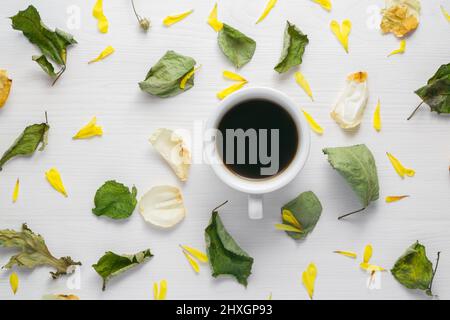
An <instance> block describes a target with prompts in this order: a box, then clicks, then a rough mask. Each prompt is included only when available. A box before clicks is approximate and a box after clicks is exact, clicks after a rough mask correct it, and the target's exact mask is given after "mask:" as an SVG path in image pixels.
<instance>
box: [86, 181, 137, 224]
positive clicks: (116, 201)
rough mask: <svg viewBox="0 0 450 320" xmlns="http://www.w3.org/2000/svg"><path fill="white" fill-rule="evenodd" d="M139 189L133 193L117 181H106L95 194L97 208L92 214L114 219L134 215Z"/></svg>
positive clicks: (134, 188) (133, 189)
mask: <svg viewBox="0 0 450 320" xmlns="http://www.w3.org/2000/svg"><path fill="white" fill-rule="evenodd" d="M136 195H137V189H136V187H133V188H132V190H131V192H130V190H129V189H128V187H126V186H125V185H123V184H121V183H118V182H116V181H113V180H110V181H106V182H105V183H104V184H103V185H102V186H101V187H100V188H99V189H98V190H97V192H96V193H95V198H94V203H95V208H93V209H92V213H94V214H95V215H97V216H107V217H110V218H112V219H126V218H128V217H130V216H131V215H132V214H133V211H134V208H135V207H136V204H137V199H136Z"/></svg>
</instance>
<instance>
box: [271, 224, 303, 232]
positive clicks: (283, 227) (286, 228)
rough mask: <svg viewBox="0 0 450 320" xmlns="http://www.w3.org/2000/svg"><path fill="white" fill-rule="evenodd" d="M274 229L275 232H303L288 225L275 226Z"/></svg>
mask: <svg viewBox="0 0 450 320" xmlns="http://www.w3.org/2000/svg"><path fill="white" fill-rule="evenodd" d="M275 228H276V229H277V230H281V231H288V232H296V233H303V231H302V230H300V229H299V228H296V227H294V226H291V225H288V224H276V225H275Z"/></svg>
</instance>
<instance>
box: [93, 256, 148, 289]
mask: <svg viewBox="0 0 450 320" xmlns="http://www.w3.org/2000/svg"><path fill="white" fill-rule="evenodd" d="M151 257H153V255H152V253H151V252H150V249H147V250H144V251H140V252H138V253H136V254H133V255H127V254H121V255H120V254H116V253H114V252H111V251H108V252H106V253H105V254H104V255H103V256H102V257H101V258H100V259H99V260H98V262H97V263H96V264H94V265H92V267H93V268H94V270H95V271H96V272H97V273H98V274H99V275H100V277H102V279H103V287H102V290H103V291H105V289H106V284H107V283H108V281H109V280H110V279H111V278H113V277H115V276H117V275H120V274H121V273H123V272H125V271H127V270H130V269H132V268H134V267H137V266H138V265H139V264H141V263H144V262H146V261H147V260H149V259H150V258H151Z"/></svg>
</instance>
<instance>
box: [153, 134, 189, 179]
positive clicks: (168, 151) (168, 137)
mask: <svg viewBox="0 0 450 320" xmlns="http://www.w3.org/2000/svg"><path fill="white" fill-rule="evenodd" d="M150 143H151V144H152V145H153V147H154V148H155V149H156V150H157V151H158V152H159V154H160V155H161V156H162V157H163V158H164V160H166V161H167V163H168V164H169V165H170V167H171V168H172V169H173V171H174V172H175V174H176V175H177V177H178V178H180V180H181V181H186V180H187V179H188V175H189V168H190V167H191V154H190V152H189V150H188V149H187V148H186V146H185V144H184V141H183V139H182V138H181V137H180V136H179V135H177V134H176V133H175V132H174V131H173V130H170V129H165V128H160V129H158V130H156V131H155V133H153V134H152V136H151V137H150Z"/></svg>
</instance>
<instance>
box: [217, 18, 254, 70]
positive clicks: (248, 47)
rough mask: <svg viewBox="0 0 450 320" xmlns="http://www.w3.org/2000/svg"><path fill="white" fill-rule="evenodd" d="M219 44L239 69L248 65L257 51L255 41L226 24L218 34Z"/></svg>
mask: <svg viewBox="0 0 450 320" xmlns="http://www.w3.org/2000/svg"><path fill="white" fill-rule="evenodd" d="M218 42H219V47H220V49H221V50H222V52H223V53H224V54H225V56H227V58H228V59H229V60H230V61H231V62H232V63H233V64H234V65H235V66H236V67H237V68H240V67H242V66H243V65H245V64H247V63H248V62H249V61H250V60H251V59H252V57H253V54H254V53H255V50H256V42H255V40H253V39H251V38H249V37H247V36H246V35H245V34H243V33H242V32H240V31H238V30H236V29H234V28H232V27H230V26H229V25H227V24H226V23H224V24H223V28H222V30H220V32H219V34H218Z"/></svg>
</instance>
